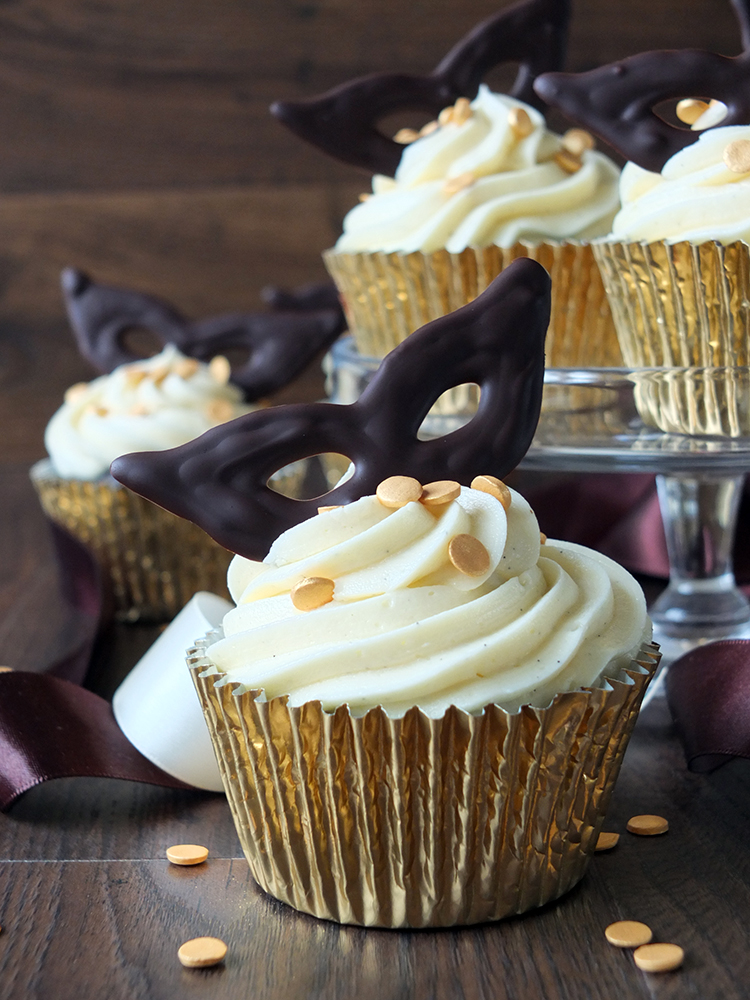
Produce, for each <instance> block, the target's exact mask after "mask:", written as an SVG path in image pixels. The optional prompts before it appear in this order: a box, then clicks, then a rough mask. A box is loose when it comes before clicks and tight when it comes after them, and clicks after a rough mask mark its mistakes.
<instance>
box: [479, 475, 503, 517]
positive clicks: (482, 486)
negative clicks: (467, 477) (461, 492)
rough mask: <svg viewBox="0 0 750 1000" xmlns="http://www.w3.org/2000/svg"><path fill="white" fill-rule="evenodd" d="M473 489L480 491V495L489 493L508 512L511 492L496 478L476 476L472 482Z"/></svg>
mask: <svg viewBox="0 0 750 1000" xmlns="http://www.w3.org/2000/svg"><path fill="white" fill-rule="evenodd" d="M471 488H472V489H473V490H479V492H480V493H489V494H490V496H493V497H494V498H495V499H496V500H499V501H500V503H501V504H502V505H503V507H505V509H506V510H508V508H509V507H510V504H511V495H510V490H509V489H508V487H507V486H506V485H505V483H504V482H503V481H502V479H498V478H497V477H496V476H475V477H474V479H472V481H471Z"/></svg>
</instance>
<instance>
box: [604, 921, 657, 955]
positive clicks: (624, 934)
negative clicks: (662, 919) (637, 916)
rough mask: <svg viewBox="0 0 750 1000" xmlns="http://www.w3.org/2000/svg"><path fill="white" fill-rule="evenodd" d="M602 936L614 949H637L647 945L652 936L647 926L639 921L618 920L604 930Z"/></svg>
mask: <svg viewBox="0 0 750 1000" xmlns="http://www.w3.org/2000/svg"><path fill="white" fill-rule="evenodd" d="M604 936H605V937H606V939H607V940H608V941H609V943H610V944H613V945H614V946H615V948H637V947H638V946H639V945H642V944H648V943H649V941H650V940H651V938H652V937H653V936H654V934H653V931H652V930H651V928H650V927H649V926H648V924H642V923H641V922H640V920H618V921H617V922H616V923H614V924H610V925H609V927H607V928H606V930H605V931H604Z"/></svg>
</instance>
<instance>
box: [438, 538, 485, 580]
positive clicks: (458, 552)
mask: <svg viewBox="0 0 750 1000" xmlns="http://www.w3.org/2000/svg"><path fill="white" fill-rule="evenodd" d="M448 558H449V559H450V561H451V562H452V563H453V565H454V566H455V567H456V569H457V570H458V571H459V573H463V574H464V576H483V575H484V574H485V573H486V572H487V570H488V569H489V568H490V554H489V552H488V551H487V549H486V548H485V547H484V545H483V544H482V543H481V542H480V541H479V539H478V538H475V537H474V536H473V535H454V536H453V538H451V540H450V542H449V543H448Z"/></svg>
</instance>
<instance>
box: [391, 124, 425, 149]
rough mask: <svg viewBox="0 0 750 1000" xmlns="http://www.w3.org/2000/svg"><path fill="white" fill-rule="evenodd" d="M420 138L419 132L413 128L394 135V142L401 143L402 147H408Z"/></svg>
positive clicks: (400, 130)
mask: <svg viewBox="0 0 750 1000" xmlns="http://www.w3.org/2000/svg"><path fill="white" fill-rule="evenodd" d="M418 138H419V132H417V130H416V129H413V128H400V129H399V130H398V132H397V133H396V134H395V135H394V137H393V141H394V142H398V143H400V144H401V145H402V146H408V145H409V144H410V143H412V142H414V140H415V139H418Z"/></svg>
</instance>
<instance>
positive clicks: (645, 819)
mask: <svg viewBox="0 0 750 1000" xmlns="http://www.w3.org/2000/svg"><path fill="white" fill-rule="evenodd" d="M626 829H627V831H628V833H635V834H637V836H639V837H658V836H659V835H660V834H662V833H666V832H667V830H668V829H669V821H668V820H666V819H664V817H663V816H652V815H649V814H648V813H646V814H644V815H643V816H631V817H630V819H629V820H628V822H627V827H626Z"/></svg>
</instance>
